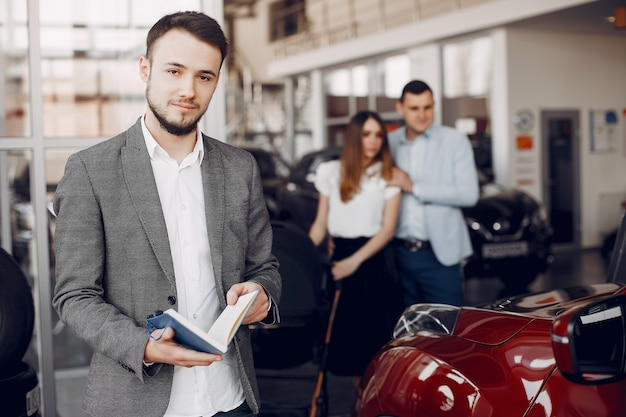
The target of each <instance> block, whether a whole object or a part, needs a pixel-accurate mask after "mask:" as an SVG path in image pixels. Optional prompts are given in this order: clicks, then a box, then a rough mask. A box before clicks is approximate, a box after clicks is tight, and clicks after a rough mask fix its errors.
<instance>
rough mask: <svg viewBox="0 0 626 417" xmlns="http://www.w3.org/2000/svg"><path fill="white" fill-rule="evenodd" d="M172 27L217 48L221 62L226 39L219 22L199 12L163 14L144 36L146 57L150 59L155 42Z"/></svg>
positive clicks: (226, 47)
mask: <svg viewBox="0 0 626 417" xmlns="http://www.w3.org/2000/svg"><path fill="white" fill-rule="evenodd" d="M172 29H179V30H183V31H185V32H188V33H190V34H191V35H193V36H195V37H196V38H197V39H198V40H200V41H203V42H206V43H208V44H210V45H213V46H215V47H217V48H219V50H220V52H221V53H222V63H224V59H225V58H226V54H227V52H228V41H227V40H226V36H225V35H224V31H222V28H221V27H220V25H219V23H217V21H216V20H215V19H213V18H212V17H209V16H207V15H205V14H204V13H200V12H193V11H190V12H176V13H172V14H169V15H167V16H163V17H162V18H161V19H159V21H158V22H156V23H155V24H154V26H152V28H150V31H149V32H148V36H147V37H146V58H148V59H151V55H152V49H153V48H154V44H155V42H156V41H157V40H158V39H159V38H160V37H161V36H163V35H165V33H167V32H169V31H170V30H172Z"/></svg>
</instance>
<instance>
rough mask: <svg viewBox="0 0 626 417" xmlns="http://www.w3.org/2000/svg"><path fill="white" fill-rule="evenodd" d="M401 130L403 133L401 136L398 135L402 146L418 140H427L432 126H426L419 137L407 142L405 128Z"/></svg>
mask: <svg viewBox="0 0 626 417" xmlns="http://www.w3.org/2000/svg"><path fill="white" fill-rule="evenodd" d="M403 129H404V131H403V132H402V135H400V143H403V144H410V143H415V140H416V139H419V138H425V139H428V138H430V137H431V136H432V133H433V125H432V124H431V125H430V126H428V128H426V130H425V131H424V132H423V133H422V134H421V135H419V136H418V137H416V138H415V139H414V140H411V141H408V140H406V126H404V127H403Z"/></svg>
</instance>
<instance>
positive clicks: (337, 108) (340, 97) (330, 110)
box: [325, 68, 350, 117]
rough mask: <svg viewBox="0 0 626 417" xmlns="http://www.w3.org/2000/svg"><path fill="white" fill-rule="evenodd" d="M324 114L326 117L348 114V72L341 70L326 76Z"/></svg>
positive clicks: (345, 69) (344, 69) (347, 70)
mask: <svg viewBox="0 0 626 417" xmlns="http://www.w3.org/2000/svg"><path fill="white" fill-rule="evenodd" d="M325 80H326V112H327V116H328V117H342V116H348V114H349V113H350V105H349V97H350V70H349V69H347V68H341V69H337V70H333V71H330V72H329V73H328V74H326V79H325Z"/></svg>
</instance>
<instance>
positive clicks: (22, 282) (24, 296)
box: [0, 248, 35, 398]
mask: <svg viewBox="0 0 626 417" xmlns="http://www.w3.org/2000/svg"><path fill="white" fill-rule="evenodd" d="M34 324H35V307H34V304H33V296H32V294H31V289H30V286H29V285H28V282H27V280H26V276H25V275H24V273H23V272H22V270H21V269H20V267H19V266H18V265H17V263H16V262H15V259H13V257H12V256H11V255H9V253H7V252H6V251H5V250H3V249H2V248H0V370H3V369H6V368H7V367H8V366H9V365H11V364H13V363H16V362H20V361H21V360H22V357H23V356H24V353H25V352H26V350H27V349H28V345H29V343H30V339H31V338H32V335H33V326H34ZM2 394H3V395H5V392H2ZM7 398H9V397H7Z"/></svg>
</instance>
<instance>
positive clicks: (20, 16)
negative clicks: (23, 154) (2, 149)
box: [0, 0, 31, 137]
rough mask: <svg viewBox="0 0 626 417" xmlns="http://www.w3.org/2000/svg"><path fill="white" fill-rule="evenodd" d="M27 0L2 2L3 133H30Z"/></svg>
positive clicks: (0, 102)
mask: <svg viewBox="0 0 626 417" xmlns="http://www.w3.org/2000/svg"><path fill="white" fill-rule="evenodd" d="M26 22H27V19H26V2H25V1H21V0H6V1H3V2H1V3H0V137H3V136H4V137H6V136H12V137H16V136H29V135H30V132H31V130H30V108H29V104H28V94H29V83H30V81H29V71H28V45H29V44H28V27H27V23H26Z"/></svg>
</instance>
